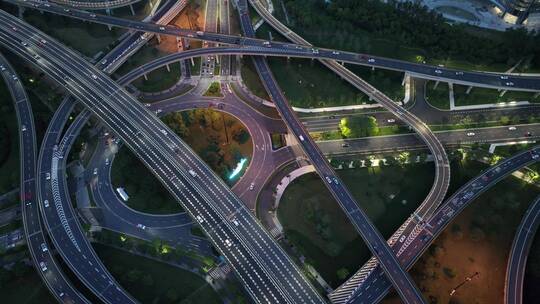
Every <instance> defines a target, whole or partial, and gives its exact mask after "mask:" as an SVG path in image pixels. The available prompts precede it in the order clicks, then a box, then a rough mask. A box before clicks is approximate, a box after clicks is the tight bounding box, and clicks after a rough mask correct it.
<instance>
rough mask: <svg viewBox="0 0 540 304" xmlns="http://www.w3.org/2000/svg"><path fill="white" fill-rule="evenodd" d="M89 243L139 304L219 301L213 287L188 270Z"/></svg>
mask: <svg viewBox="0 0 540 304" xmlns="http://www.w3.org/2000/svg"><path fill="white" fill-rule="evenodd" d="M93 246H94V249H95V250H96V252H97V253H98V255H99V257H100V259H101V260H102V261H103V264H104V265H105V266H106V267H107V268H108V269H109V270H110V271H111V273H112V274H113V275H114V277H115V278H116V279H117V280H118V281H119V283H120V285H122V287H124V288H125V289H126V290H127V291H128V292H129V293H130V294H131V295H133V296H134V297H135V298H136V299H137V300H139V301H140V302H141V303H156V304H158V303H160V304H161V303H163V304H164V303H180V302H181V303H221V300H220V298H219V296H218V295H217V294H216V293H215V292H214V290H213V289H212V288H211V287H210V286H209V285H208V284H207V283H206V282H205V281H204V280H203V279H202V278H200V277H199V276H197V275H195V274H193V273H191V272H188V271H186V270H183V269H179V268H176V267H173V266H171V265H168V264H165V263H161V262H158V261H155V260H151V259H147V258H144V257H141V256H137V255H133V254H130V253H127V252H124V251H122V250H118V249H115V248H111V247H109V246H105V245H101V244H93ZM194 293H195V295H194ZM184 300H185V301H184Z"/></svg>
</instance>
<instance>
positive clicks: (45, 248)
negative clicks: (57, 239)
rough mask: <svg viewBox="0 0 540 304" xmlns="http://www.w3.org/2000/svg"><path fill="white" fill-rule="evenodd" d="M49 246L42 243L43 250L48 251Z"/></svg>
mask: <svg viewBox="0 0 540 304" xmlns="http://www.w3.org/2000/svg"><path fill="white" fill-rule="evenodd" d="M48 250H49V248H47V245H46V244H45V243H41V251H43V252H47V251H48Z"/></svg>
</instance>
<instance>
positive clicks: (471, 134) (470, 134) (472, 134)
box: [467, 132, 476, 137]
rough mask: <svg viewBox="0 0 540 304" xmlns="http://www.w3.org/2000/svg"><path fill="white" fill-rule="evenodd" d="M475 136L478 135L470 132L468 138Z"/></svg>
mask: <svg viewBox="0 0 540 304" xmlns="http://www.w3.org/2000/svg"><path fill="white" fill-rule="evenodd" d="M474 135H476V134H474V132H468V133H467V136H469V137H471V136H474Z"/></svg>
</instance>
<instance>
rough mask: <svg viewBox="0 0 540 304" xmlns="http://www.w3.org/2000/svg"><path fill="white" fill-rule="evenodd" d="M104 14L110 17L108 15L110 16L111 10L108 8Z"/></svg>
mask: <svg viewBox="0 0 540 304" xmlns="http://www.w3.org/2000/svg"><path fill="white" fill-rule="evenodd" d="M105 12H107V15H109V16H110V15H111V13H112V10H111V9H110V8H108V9H106V10H105Z"/></svg>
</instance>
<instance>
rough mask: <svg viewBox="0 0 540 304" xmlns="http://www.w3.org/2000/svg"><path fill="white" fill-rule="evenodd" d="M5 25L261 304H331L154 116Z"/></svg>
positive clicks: (23, 51)
mask: <svg viewBox="0 0 540 304" xmlns="http://www.w3.org/2000/svg"><path fill="white" fill-rule="evenodd" d="M0 25H1V26H0V43H1V44H2V45H4V46H5V47H7V48H9V49H10V50H12V51H13V52H15V53H16V54H18V55H19V56H21V57H23V58H24V59H25V60H27V61H29V62H31V63H32V64H35V65H36V66H37V67H38V68H40V69H41V70H43V71H44V72H45V73H46V74H48V75H49V76H50V77H51V78H52V79H53V80H54V81H56V82H58V83H60V84H61V85H64V87H65V88H66V89H67V90H68V91H69V92H70V93H71V94H72V95H74V97H76V98H78V99H79V100H81V103H82V104H83V105H85V106H86V107H87V108H88V109H90V111H92V113H93V114H94V115H96V116H97V117H98V118H99V119H101V120H102V121H103V123H104V124H105V125H106V126H107V127H108V128H110V129H111V130H114V132H115V133H116V135H117V136H118V137H119V138H121V139H122V141H123V142H124V143H125V144H126V145H127V146H128V147H129V148H130V149H132V150H133V151H134V152H135V154H136V155H137V156H138V157H139V158H140V159H141V160H142V161H143V163H145V165H146V166H147V167H148V168H149V169H150V170H151V171H152V172H153V173H154V174H155V175H156V176H157V177H158V179H159V180H160V181H161V182H162V183H163V184H164V185H165V187H166V188H167V189H168V190H169V191H170V192H171V193H172V194H173V196H174V197H175V198H176V199H177V200H178V202H179V203H181V204H182V205H183V207H184V209H185V210H187V211H188V212H189V213H190V215H191V216H192V217H193V218H196V219H197V220H198V221H199V222H200V224H201V226H202V228H203V230H204V231H205V233H206V234H207V236H208V238H209V239H210V240H211V241H212V242H213V243H214V245H215V246H216V248H217V250H218V251H220V252H221V253H222V254H223V256H224V258H225V259H226V260H227V261H228V262H229V264H230V265H231V267H232V269H233V270H234V271H235V273H236V275H237V276H238V278H239V279H240V281H241V282H242V283H243V284H244V286H245V288H246V290H247V292H248V293H249V294H250V295H251V297H252V298H253V300H254V301H255V302H258V303H262V302H280V303H281V302H283V303H322V302H324V300H323V299H322V298H321V297H320V295H319V294H318V293H317V292H316V291H315V289H314V288H313V287H312V286H311V285H310V284H309V283H308V282H307V280H306V278H305V277H303V275H302V273H301V272H300V270H299V269H298V267H297V266H296V265H295V264H294V263H293V261H292V260H291V259H290V258H289V257H288V256H287V255H286V253H285V252H284V251H283V250H282V249H281V248H280V247H279V245H277V244H276V243H275V242H274V241H273V239H272V238H271V237H270V236H269V235H268V233H267V232H266V231H265V230H264V228H262V227H261V226H260V224H259V223H258V222H257V221H256V219H255V218H254V217H253V215H252V214H251V212H250V211H249V210H247V208H245V206H244V205H243V204H242V202H241V201H240V200H239V199H238V198H237V197H236V196H235V195H234V194H232V193H231V192H230V189H229V188H228V187H227V186H226V185H225V184H224V183H223V182H222V181H221V180H220V179H219V177H217V176H215V175H214V173H213V172H212V171H211V170H210V169H209V168H208V167H207V166H206V165H205V164H204V162H203V161H202V160H200V159H199V158H198V157H197V156H196V155H195V153H194V152H193V151H192V150H191V149H190V148H189V147H187V146H186V145H185V143H183V142H182V141H181V140H180V139H179V138H178V137H177V136H176V135H174V134H172V133H170V132H167V131H166V130H167V127H166V126H165V125H164V124H163V123H162V122H161V121H160V120H159V119H158V118H157V117H156V116H155V115H153V114H152V113H150V112H149V111H148V110H147V109H146V108H145V107H144V106H142V105H140V104H139V103H138V102H137V100H135V99H134V98H133V97H132V96H130V95H129V94H127V93H126V91H125V90H123V89H122V88H121V87H119V86H118V85H117V84H116V83H115V82H114V81H112V80H111V79H110V78H108V77H107V76H106V75H104V74H103V73H102V72H100V71H99V70H98V69H96V68H94V67H92V66H91V65H89V64H87V63H86V62H84V61H83V60H81V59H80V58H78V56H77V55H76V54H74V53H73V52H72V51H70V50H69V49H67V48H65V47H63V46H62V45H60V44H59V43H58V42H56V41H55V40H54V39H52V38H50V37H48V36H46V35H44V34H42V33H41V32H40V31H39V30H37V29H35V28H33V27H31V26H29V25H27V24H25V23H24V22H21V21H20V20H18V19H16V18H14V17H13V16H11V15H9V14H7V13H5V12H3V11H0ZM13 27H15V28H16V29H17V30H15V31H14V30H12V28H13ZM41 39H44V40H46V41H47V42H46V43H42V42H41ZM23 42H24V43H26V46H25V45H23Z"/></svg>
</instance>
